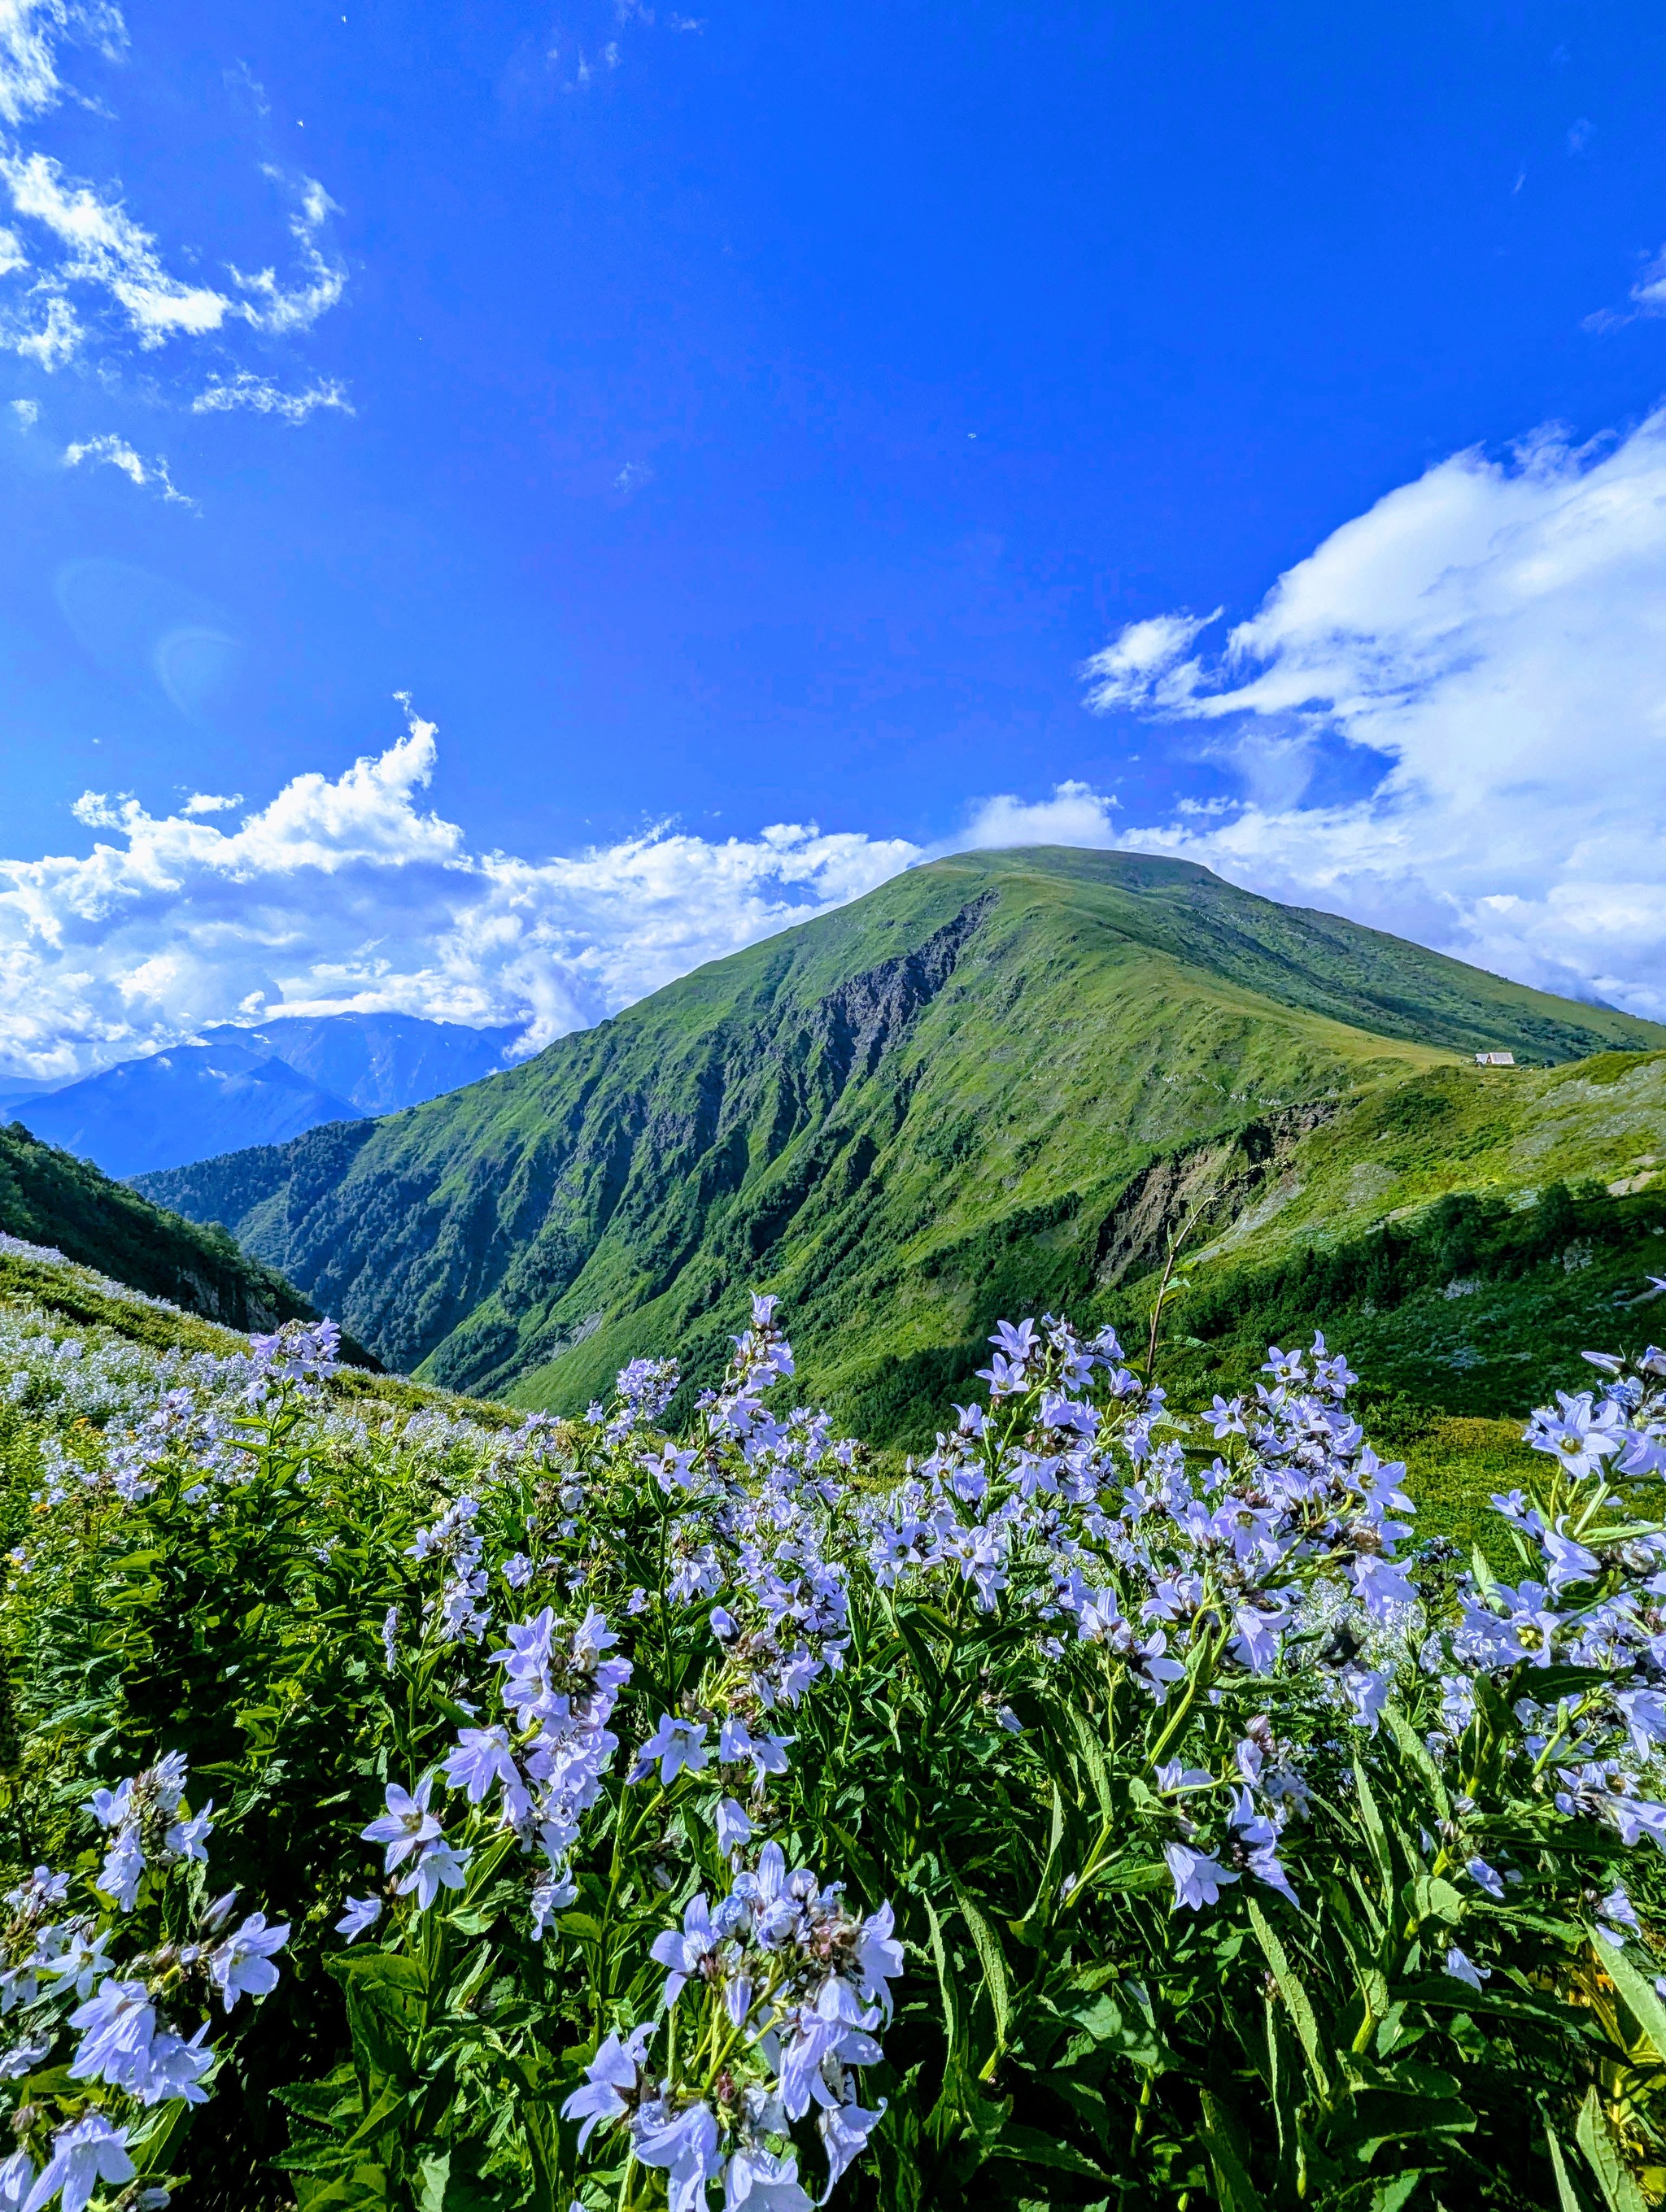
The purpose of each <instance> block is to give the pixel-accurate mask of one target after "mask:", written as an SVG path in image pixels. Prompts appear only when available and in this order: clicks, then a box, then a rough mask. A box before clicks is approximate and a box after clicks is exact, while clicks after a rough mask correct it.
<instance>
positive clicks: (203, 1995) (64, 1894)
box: [0, 1753, 289, 2212]
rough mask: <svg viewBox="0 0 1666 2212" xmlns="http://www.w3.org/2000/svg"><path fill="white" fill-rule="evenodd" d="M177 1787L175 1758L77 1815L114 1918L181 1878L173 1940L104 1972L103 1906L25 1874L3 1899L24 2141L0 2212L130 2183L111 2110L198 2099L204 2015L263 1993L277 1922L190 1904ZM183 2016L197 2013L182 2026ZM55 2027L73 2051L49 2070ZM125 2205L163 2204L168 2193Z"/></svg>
mask: <svg viewBox="0 0 1666 2212" xmlns="http://www.w3.org/2000/svg"><path fill="white" fill-rule="evenodd" d="M185 1783H186V1770H185V1760H184V1759H182V1758H181V1757H180V1756H179V1753H168V1754H167V1756H166V1757H164V1758H163V1759H160V1760H158V1762H157V1764H156V1765H155V1766H154V1767H151V1768H148V1769H146V1770H145V1771H144V1772H143V1773H141V1774H137V1775H132V1776H129V1777H128V1778H125V1780H123V1781H121V1782H119V1783H118V1784H117V1785H116V1786H115V1788H114V1789H100V1790H97V1791H96V1792H95V1793H94V1797H93V1799H92V1802H90V1804H89V1805H88V1807H87V1808H86V1809H87V1811H88V1812H89V1813H91V1814H93V1816H94V1819H95V1820H96V1821H97V1822H98V1824H99V1825H100V1827H102V1828H103V1829H104V1830H105V1831H106V1833H111V1834H112V1835H113V1841H112V1844H111V1845H110V1847H109V1850H108V1853H107V1855H106V1861H105V1864H104V1868H103V1869H102V1871H101V1872H100V1875H99V1876H98V1878H97V1881H95V1883H94V1884H93V1885H92V1887H93V1890H94V1900H95V1905H96V1904H97V1900H98V1899H99V1898H100V1897H103V1898H109V1899H113V1900H114V1903H115V1905H116V1908H117V1910H118V1911H119V1912H120V1913H121V1914H122V1915H123V1916H124V1918H125V1917H126V1916H128V1915H130V1914H131V1913H132V1912H133V1911H135V1909H136V1906H137V1904H138V1902H139V1892H140V1888H141V1885H142V1884H143V1883H145V1882H147V1881H148V1882H149V1886H150V1887H151V1888H153V1889H155V1891H156V1892H157V1893H158V1894H159V1895H160V1894H161V1893H162V1892H163V1891H165V1890H166V1889H167V1887H168V1885H169V1884H170V1883H172V1882H179V1881H184V1882H185V1884H186V1886H187V1889H188V1895H187V1896H186V1898H185V1899H184V1900H183V1901H182V1905H181V1907H180V1908H179V1909H176V1910H174V1911H173V1913H172V1914H171V1916H170V1918H171V1922H172V1924H173V1926H174V1928H175V1929H176V1933H174V1934H173V1936H168V1937H166V1938H165V1939H164V1940H163V1941H161V1942H159V1943H157V1944H155V1945H153V1947H152V1948H149V1950H143V1951H140V1952H138V1953H137V1954H135V1955H134V1956H132V1957H131V1958H128V1959H126V1960H122V1961H118V1960H116V1959H114V1958H113V1957H112V1955H111V1947H112V1942H113V1941H114V1939H115V1936H116V1933H117V1930H116V1928H115V1926H114V1924H113V1923H112V1922H111V1921H110V1920H109V1918H108V1917H107V1908H104V1909H102V1910H100V1909H88V1910H82V1911H75V1910H71V1909H70V1905H69V1900H70V1889H71V1878H70V1876H69V1875H65V1874H55V1873H53V1872H52V1870H51V1869H49V1868H46V1867H38V1868H36V1869H35V1870H34V1872H33V1875H31V1876H30V1877H29V1878H28V1880H27V1881H24V1882H22V1883H20V1884H19V1885H18V1887H15V1889H13V1890H11V1891H10V1892H9V1893H8V1894H7V1896H6V1899H5V1903H6V1908H7V1918H6V1921H5V1923H4V1927H3V1930H0V2015H6V2016H7V2017H8V2018H9V2020H10V2021H11V2033H12V2036H13V2040H12V2041H11V2043H10V2044H9V2045H8V2046H7V2048H6V2049H5V2050H4V2051H0V2081H5V2082H8V2083H17V2084H19V2085H20V2090H19V2094H20V2097H21V2102H20V2103H19V2105H18V2106H17V2109H16V2110H15V2112H14V2113H13V2116H12V2125H13V2128H14V2130H15V2132H16V2134H17V2135H18V2136H20V2137H21V2138H23V2140H22V2141H21V2142H20V2144H19V2147H18V2148H17V2149H16V2150H15V2152H14V2153H13V2154H12V2155H11V2156H10V2157H9V2159H8V2160H6V2161H5V2163H4V2164H3V2166H0V2203H9V2204H12V2205H14V2206H19V2207H21V2206H24V2205H27V2206H31V2207H33V2208H36V2212H39V2208H40V2207H43V2206H46V2205H47V2204H49V2203H52V2200H53V2198H54V2197H58V2195H59V2193H60V2191H61V2192H62V2201H63V2203H64V2206H65V2207H66V2208H70V2212H74V2208H76V2207H78V2206H81V2205H83V2204H85V2203H87V2201H88V2197H89V2196H90V2195H91V2194H92V2191H93V2190H94V2187H95V2186H96V2185H97V2184H98V2183H100V2182H101V2181H102V2182H107V2183H111V2184H112V2185H114V2184H120V2183H125V2182H130V2181H132V2180H134V2179H135V2178H136V2174H137V2168H136V2166H135V2164H134V2161H133V2157H132V2155H131V2148H130V2144H131V2136H132V2121H131V2118H122V2117H121V2108H122V2106H123V2105H124V2104H125V2105H126V2106H133V2107H137V2108H138V2110H139V2111H140V2112H143V2111H145V2110H148V2109H149V2108H151V2107H154V2106H159V2105H167V2104H172V2103H178V2104H180V2105H184V2106H193V2105H201V2104H204V2103H205V2102H206V2101H207V2100H208V2094H209V2092H208V2089H207V2087H205V2086H204V2083H205V2077H206V2076H207V2075H209V2073H210V2070H211V2069H212V2067H213V2065H214V2062H215V2056H216V2054H215V2051H214V2049H213V2047H212V2046H211V2045H210V2044H209V2042H208V2035H209V2030H210V2024H211V2016H212V2014H213V2012H214V2010H215V2009H216V2008H218V2009H219V2010H220V2011H221V2012H222V2014H223V2013H229V2012H231V2011H232V2009H233V2008H234V2006H235V2005H236V2004H237V2002H238V2000H239V1999H240V1997H241V1996H245V1995H248V1996H255V1997H264V1996H267V1995H269V1994H270V1993H271V1990H274V1989H275V1988H276V1987H277V1981H278V1969H277V1966H275V1965H274V1964H273V1963H272V1962H273V1960H274V1958H275V1956H276V1954H277V1953H278V1952H279V1951H281V1950H283V1948H284V1947H285V1945H286V1944H287V1942H288V1941H289V1928H288V1927H287V1926H285V1925H281V1924H280V1925H278V1926H269V1925H268V1923H267V1920H266V1917H265V1915H264V1913H262V1912H252V1913H248V1914H246V1915H245V1916H244V1917H243V1918H242V1920H241V1921H240V1923H239V1924H238V1925H237V1926H236V1927H235V1928H234V1927H232V1925H231V1922H232V1920H233V1918H234V1905H235V1902H236V1893H235V1891H228V1893H226V1894H224V1895H223V1896H222V1897H220V1898H217V1899H215V1900H213V1901H212V1902H211V1903H210V1902H205V1901H204V1899H203V1897H202V1894H201V1887H200V1876H199V1875H198V1871H197V1870H198V1869H200V1868H201V1867H202V1866H203V1865H204V1863H206V1860H207V1857H208V1851H207V1838H208V1835H209V1833H210V1827H211V1823H210V1820H209V1810H210V1808H208V1807H207V1806H205V1807H204V1809H203V1811H202V1812H201V1813H200V1814H197V1815H195V1816H194V1817H193V1816H192V1815H190V1814H188V1813H187V1811H186V1809H185V1805H184V1792H185ZM192 2013H196V2014H197V2015H199V2017H198V2021H197V2024H196V2026H195V2027H194V2028H192V2027H190V2026H189V2016H190V2015H192ZM66 2033H67V2034H69V2035H70V2036H71V2037H72V2038H73V2039H74V2041H73V2045H72V2048H71V2049H70V2051H69V2053H68V2056H67V2058H66V2059H64V2060H62V2061H58V2062H57V2063H56V2066H55V2063H54V2054H55V2052H56V2051H57V2050H58V2045H59V2041H60V2039H61V2038H62V2037H63V2036H64V2035H65V2034H66ZM112 2096H113V2099H114V2100H116V2101H115V2102H114V2103H113V2104H112V2103H111V2102H110V2101H107V2100H110V2099H111V2098H112ZM89 2098H90V2099H92V2100H94V2101H92V2102H90V2103H89V2102H88V2099H89ZM54 2104H56V2105H57V2106H58V2107H59V2109H60V2112H63V2108H64V2106H68V2107H69V2109H68V2111H67V2113H64V2117H62V2118H60V2119H59V2120H58V2124H56V2125H54V2124H52V2119H51V2115H50V2108H51V2107H52V2106H53V2105H54ZM37 2144H39V2146H40V2148H39V2150H38V2152H37V2151H36V2149H35V2146H36V2145H37ZM37 2154H38V2155H40V2159H41V2166H40V2171H39V2172H37V2171H36V2167H35V2155H37ZM124 2201H126V2200H124ZM137 2201H139V2202H149V2203H158V2204H160V2203H166V2202H167V2191H166V2190H161V2191H153V2192H151V2193H150V2194H149V2196H148V2197H141V2198H139V2199H138V2200H137Z"/></svg>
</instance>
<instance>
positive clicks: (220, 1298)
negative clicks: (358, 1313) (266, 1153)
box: [0, 1121, 364, 1358]
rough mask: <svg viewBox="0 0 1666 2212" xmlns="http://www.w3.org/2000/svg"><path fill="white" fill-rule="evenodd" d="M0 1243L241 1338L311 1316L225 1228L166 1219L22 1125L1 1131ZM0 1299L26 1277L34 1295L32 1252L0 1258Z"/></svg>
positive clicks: (167, 1216)
mask: <svg viewBox="0 0 1666 2212" xmlns="http://www.w3.org/2000/svg"><path fill="white" fill-rule="evenodd" d="M0 1237H15V1238H17V1239H20V1240H21V1242H23V1243H26V1244H28V1245H31V1246H34V1247H37V1248H40V1247H45V1248H46V1249H47V1251H49V1252H58V1253H61V1254H62V1255H63V1256H64V1259H65V1260H67V1261H72V1262H73V1263H75V1265H76V1267H79V1268H84V1269H90V1270H92V1271H94V1273H96V1274H98V1275H103V1276H108V1277H110V1278H112V1279H113V1281H115V1282H116V1283H118V1284H119V1285H124V1286H125V1287H126V1288H127V1289H129V1290H132V1291H139V1292H141V1293H142V1294H143V1296H144V1297H150V1298H161V1299H165V1300H167V1303H168V1304H170V1305H173V1306H175V1307H178V1308H179V1309H180V1310H183V1311H184V1312H185V1313H189V1314H193V1315H197V1316H200V1317H201V1318H202V1319H204V1320H205V1321H210V1322H218V1323H220V1324H221V1325H222V1327H223V1328H228V1329H233V1330H237V1331H240V1332H244V1333H247V1332H249V1331H251V1330H257V1329H258V1330H264V1329H272V1328H277V1325H278V1323H279V1322H283V1321H288V1320H290V1319H292V1318H299V1319H301V1320H307V1321H313V1320H316V1319H317V1317H318V1316H317V1314H316V1312H315V1311H314V1310H313V1307H311V1306H310V1305H308V1304H307V1301H306V1299H305V1298H303V1297H301V1296H300V1295H299V1293H298V1292H297V1291H295V1288H294V1287H293V1285H290V1284H289V1283H286V1282H285V1281H284V1279H283V1276H282V1275H280V1274H278V1273H277V1272H276V1270H274V1269H273V1268H271V1267H267V1266H265V1265H264V1263H263V1262H262V1261H258V1260H252V1259H250V1258H249V1256H248V1255H247V1254H246V1253H244V1252H241V1251H240V1250H239V1249H238V1248H237V1244H236V1243H235V1241H234V1239H233V1238H232V1237H230V1236H229V1235H228V1233H227V1231H225V1230H224V1229H222V1228H219V1227H212V1228H204V1227H202V1226H200V1225H198V1224H197V1223H196V1222H192V1221H187V1220H185V1219H182V1218H181V1217H180V1216H179V1214H177V1213H169V1212H164V1211H163V1209H162V1208H161V1207H160V1206H155V1205H152V1204H151V1203H150V1201H149V1200H147V1199H144V1198H142V1197H140V1196H139V1195H138V1194H137V1192H135V1191H131V1190H130V1189H128V1188H127V1187H126V1185H125V1184H124V1183H119V1182H111V1180H110V1178H109V1177H108V1176H105V1175H101V1174H100V1172H99V1170H98V1169H97V1168H95V1167H94V1166H93V1165H92V1164H90V1162H88V1161H86V1160H82V1159H77V1158H76V1156H75V1154H74V1153H72V1152H59V1151H58V1150H57V1148H56V1147H55V1146H52V1145H43V1144H41V1143H40V1141H39V1139H36V1138H34V1137H32V1136H31V1135H30V1133H29V1132H28V1131H27V1129H26V1128H25V1127H23V1125H22V1124H21V1122H19V1121H14V1122H13V1123H12V1124H11V1126H10V1127H9V1128H0ZM0 1261H3V1266H0V1292H3V1291H5V1289H6V1288H7V1286H8V1285H9V1284H11V1282H12V1278H13V1277H17V1278H18V1279H20V1280H22V1279H25V1278H27V1285H28V1287H29V1292H30V1295H31V1296H34V1295H38V1294H39V1293H40V1282H39V1281H38V1280H37V1276H38V1275H39V1273H40V1266H41V1264H43V1259H42V1255H41V1254H40V1252H39V1251H38V1250H37V1252H36V1253H35V1254H34V1255H27V1254H20V1253H15V1252H12V1253H3V1254H0ZM20 1270H21V1275H20V1274H19V1271H20ZM13 1286H14V1287H15V1285H13ZM83 1287H85V1286H84V1285H83ZM88 1318H99V1319H102V1318H103V1316H102V1314H101V1313H100V1315H98V1316H93V1315H91V1314H90V1312H89V1315H88ZM204 1341H205V1342H206V1340H204ZM355 1351H356V1347H355ZM357 1356H358V1357H360V1358H362V1357H363V1356H364V1355H363V1354H362V1353H358V1354H357Z"/></svg>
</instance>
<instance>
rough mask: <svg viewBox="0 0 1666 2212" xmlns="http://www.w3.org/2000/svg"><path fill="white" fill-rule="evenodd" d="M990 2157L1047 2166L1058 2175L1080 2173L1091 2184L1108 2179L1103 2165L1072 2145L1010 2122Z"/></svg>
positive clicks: (1055, 2137)
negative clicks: (1095, 2162) (1096, 2162)
mask: <svg viewBox="0 0 1666 2212" xmlns="http://www.w3.org/2000/svg"><path fill="white" fill-rule="evenodd" d="M990 2155H991V2157H994V2158H1010V2159H1015V2160H1018V2163H1019V2164H1020V2165H1023V2166H1053V2167H1054V2168H1055V2169H1056V2171H1058V2172H1061V2173H1079V2174H1080V2175H1082V2176H1083V2177H1084V2178H1085V2179H1087V2180H1090V2181H1104V2180H1106V2179H1109V2176H1108V2175H1107V2174H1106V2173H1105V2171H1104V2167H1103V2166H1095V2164H1094V2163H1093V2160H1091V2158H1085V2157H1084V2156H1083V2154H1082V2153H1081V2152H1080V2151H1079V2150H1077V2149H1076V2148H1074V2147H1073V2145H1072V2144H1070V2143H1067V2142H1061V2141H1060V2139H1059V2138H1058V2136H1049V2135H1044V2134H1043V2132H1042V2130H1041V2129H1039V2128H1026V2127H1021V2126H1018V2125H1015V2124H1013V2123H1012V2122H1011V2121H1008V2122H1007V2124H1006V2126H1005V2127H1003V2128H1002V2130H1001V2131H1000V2139H999V2140H998V2141H997V2142H995V2144H994V2146H993V2148H992V2149H991V2152H990Z"/></svg>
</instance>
